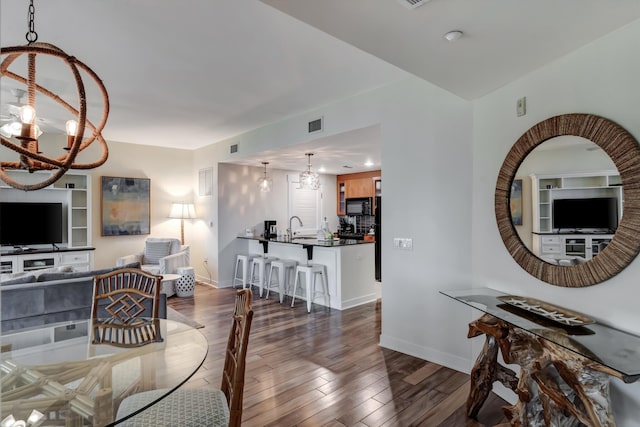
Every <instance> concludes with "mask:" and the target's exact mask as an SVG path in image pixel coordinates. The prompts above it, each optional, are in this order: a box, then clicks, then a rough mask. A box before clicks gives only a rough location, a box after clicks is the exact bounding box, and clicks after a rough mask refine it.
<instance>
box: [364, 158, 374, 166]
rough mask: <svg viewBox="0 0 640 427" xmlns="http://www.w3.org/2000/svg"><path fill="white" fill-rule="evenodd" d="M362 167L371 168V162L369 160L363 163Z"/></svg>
mask: <svg viewBox="0 0 640 427" xmlns="http://www.w3.org/2000/svg"><path fill="white" fill-rule="evenodd" d="M364 165H365V166H366V167H371V166H373V162H372V161H371V160H367V161H366V162H364Z"/></svg>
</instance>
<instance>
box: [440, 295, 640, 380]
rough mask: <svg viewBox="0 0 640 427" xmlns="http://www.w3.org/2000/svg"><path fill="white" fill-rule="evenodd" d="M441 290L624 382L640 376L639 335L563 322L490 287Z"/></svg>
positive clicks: (605, 327) (587, 324)
mask: <svg viewBox="0 0 640 427" xmlns="http://www.w3.org/2000/svg"><path fill="white" fill-rule="evenodd" d="M440 293H441V294H443V295H446V296H448V297H450V298H453V299H454V300H456V301H459V302H461V303H463V304H466V305H468V306H470V307H473V308H476V309H478V310H480V311H483V312H485V313H487V314H490V315H492V316H494V317H496V318H498V319H500V320H503V321H505V322H507V323H509V324H511V325H513V326H516V327H518V328H521V329H523V330H526V331H528V332H530V333H532V334H535V335H538V336H540V337H542V338H544V339H546V340H548V341H550V342H553V343H554V344H557V345H559V346H561V347H564V348H566V349H568V350H570V351H573V352H575V353H577V354H579V355H581V356H583V357H586V358H587V359H590V360H593V361H594V362H597V363H599V364H601V365H604V366H607V367H609V368H611V369H613V370H614V371H616V372H618V373H619V374H620V378H622V380H623V381H624V382H627V383H631V382H634V381H636V380H638V379H639V378H640V337H638V336H636V335H633V334H630V333H627V332H624V331H621V330H618V329H615V328H612V327H609V326H606V325H603V324H600V323H598V322H593V323H584V324H580V325H577V326H575V325H566V324H562V323H559V322H557V321H554V320H550V319H548V318H546V317H544V316H541V315H539V314H536V313H534V312H531V311H527V310H525V309H522V308H519V307H517V306H514V305H512V304H510V303H507V302H505V300H509V299H508V298H505V297H507V296H508V295H507V294H505V293H503V292H499V291H496V290H494V289H490V288H475V289H466V290H451V291H449V290H448V291H440Z"/></svg>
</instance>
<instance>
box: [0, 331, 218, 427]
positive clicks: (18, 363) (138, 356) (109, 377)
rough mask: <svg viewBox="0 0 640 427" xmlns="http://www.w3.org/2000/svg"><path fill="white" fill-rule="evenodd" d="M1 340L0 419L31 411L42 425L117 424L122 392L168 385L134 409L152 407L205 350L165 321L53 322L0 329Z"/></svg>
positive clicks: (196, 337)
mask: <svg viewBox="0 0 640 427" xmlns="http://www.w3.org/2000/svg"><path fill="white" fill-rule="evenodd" d="M98 326H100V328H98ZM0 345H1V350H2V351H1V353H0V385H1V393H2V394H1V403H0V405H1V413H0V420H4V419H6V418H8V417H13V418H14V419H16V420H25V421H26V420H27V419H28V418H29V417H30V416H35V417H36V418H38V417H40V418H42V419H41V420H40V421H39V422H40V424H37V425H42V426H47V425H67V426H69V425H73V426H85V425H87V426H109V425H115V424H117V423H118V422H120V421H123V419H121V420H119V419H116V414H117V410H118V405H119V404H120V402H121V401H122V400H123V399H124V398H125V397H127V396H129V395H131V394H134V393H138V392H141V391H146V390H157V389H167V390H168V392H167V393H166V394H165V395H164V396H161V397H160V398H159V399H157V400H156V401H154V402H152V403H151V404H148V405H145V406H144V407H141V408H138V409H137V410H136V411H134V412H133V414H135V413H138V412H140V411H142V410H144V409H146V408H147V407H149V406H152V405H153V404H154V403H156V402H157V401H159V400H161V399H162V398H163V397H165V396H166V395H168V394H170V393H171V392H172V391H174V390H175V389H177V388H178V387H180V386H181V385H182V384H183V383H184V382H186V381H187V380H188V379H189V378H190V377H191V376H192V375H193V374H194V373H195V372H196V371H197V370H198V369H199V368H200V366H201V365H202V363H203V362H204V359H205V357H206V355H207V351H208V343H207V340H206V338H205V337H204V335H202V333H200V332H199V331H198V330H197V329H195V328H193V327H191V326H189V325H186V324H183V323H180V322H176V321H172V320H167V319H140V320H139V321H137V323H132V324H129V325H117V324H116V325H110V324H108V322H104V321H102V320H97V321H96V320H80V321H70V322H63V323H55V324H49V325H46V326H41V327H36V328H28V329H21V330H18V331H12V332H10V333H6V334H4V335H2V336H0ZM39 414H41V415H39ZM0 422H1V421H0ZM27 425H28V424H27Z"/></svg>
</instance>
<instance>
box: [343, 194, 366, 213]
mask: <svg viewBox="0 0 640 427" xmlns="http://www.w3.org/2000/svg"><path fill="white" fill-rule="evenodd" d="M372 202H373V200H372V198H371V197H354V198H350V199H347V204H346V211H345V214H346V215H349V216H362V215H371V206H372V204H373V203H372Z"/></svg>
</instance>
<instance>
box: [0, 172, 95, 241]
mask: <svg viewBox="0 0 640 427" xmlns="http://www.w3.org/2000/svg"><path fill="white" fill-rule="evenodd" d="M45 174H46V175H49V174H50V172H34V173H28V172H26V171H21V170H17V171H7V175H9V177H10V178H12V179H14V180H16V181H18V182H22V183H27V184H29V183H36V182H41V181H42V180H43V179H44V178H43V176H42V175H45ZM0 184H2V185H0V198H1V199H2V201H6V202H12V201H15V202H54V203H62V205H63V217H64V218H65V223H64V224H63V240H64V241H63V242H62V245H60V246H61V247H67V248H82V247H90V246H91V221H90V218H91V208H90V201H91V176H90V175H88V174H86V173H82V172H67V173H66V174H65V175H63V176H62V177H61V178H60V179H59V180H58V181H56V182H54V183H53V184H51V185H50V186H48V187H45V188H43V189H41V190H38V191H22V190H18V189H15V188H13V187H10V186H8V185H6V184H5V183H4V182H2V181H0Z"/></svg>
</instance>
